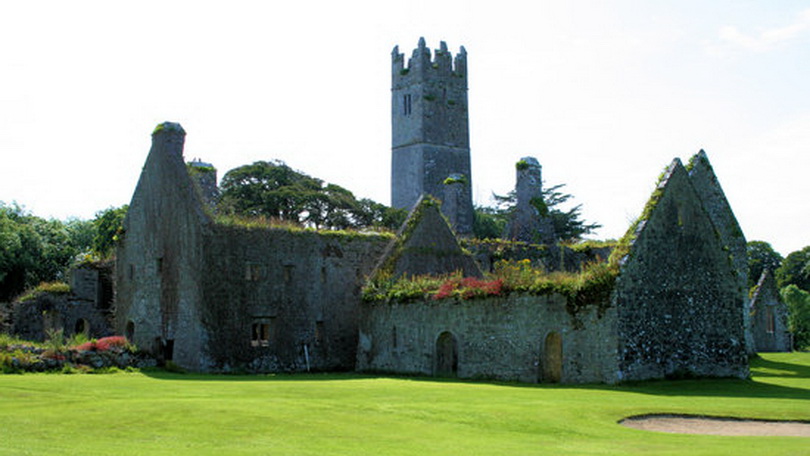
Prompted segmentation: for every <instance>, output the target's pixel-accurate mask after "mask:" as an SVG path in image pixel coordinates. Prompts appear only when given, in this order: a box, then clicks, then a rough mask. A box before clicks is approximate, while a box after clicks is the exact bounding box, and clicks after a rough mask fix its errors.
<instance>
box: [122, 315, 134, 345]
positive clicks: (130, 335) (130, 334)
mask: <svg viewBox="0 0 810 456" xmlns="http://www.w3.org/2000/svg"><path fill="white" fill-rule="evenodd" d="M124 336H126V338H127V340H128V341H129V342H130V343H134V342H133V340H134V339H135V322H134V321H132V320H129V321H128V322H127V327H126V328H125V329H124Z"/></svg>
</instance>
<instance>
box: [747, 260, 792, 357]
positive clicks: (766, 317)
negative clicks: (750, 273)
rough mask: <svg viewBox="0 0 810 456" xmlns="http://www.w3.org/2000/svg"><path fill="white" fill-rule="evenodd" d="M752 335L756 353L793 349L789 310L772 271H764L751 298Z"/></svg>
mask: <svg viewBox="0 0 810 456" xmlns="http://www.w3.org/2000/svg"><path fill="white" fill-rule="evenodd" d="M750 312H751V313H750V315H751V334H752V337H753V340H754V350H755V351H756V352H787V351H790V350H791V349H792V347H791V343H790V333H789V332H788V308H787V305H786V304H785V303H784V302H782V298H781V296H779V288H778V287H777V286H776V281H775V280H774V278H773V274H771V273H770V271H767V270H766V271H763V273H762V276H761V277H760V279H759V281H758V282H757V286H756V288H755V289H754V293H753V295H752V296H751V309H750Z"/></svg>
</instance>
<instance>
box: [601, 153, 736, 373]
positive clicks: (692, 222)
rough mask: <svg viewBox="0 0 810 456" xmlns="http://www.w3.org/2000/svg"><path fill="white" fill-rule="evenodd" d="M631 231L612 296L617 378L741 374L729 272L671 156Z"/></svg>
mask: <svg viewBox="0 0 810 456" xmlns="http://www.w3.org/2000/svg"><path fill="white" fill-rule="evenodd" d="M654 198H655V200H656V202H655V204H654V205H652V206H651V207H649V208H648V210H647V211H646V212H647V218H646V219H645V220H641V221H640V223H639V224H638V226H639V228H638V229H637V231H636V232H635V233H634V239H633V240H632V244H631V246H630V251H629V255H628V256H627V258H626V259H625V260H624V263H623V265H622V267H621V272H620V274H619V277H618V279H617V282H616V290H615V294H614V300H615V307H616V309H617V315H618V340H619V377H620V379H622V380H639V379H648V378H661V377H666V376H679V375H696V376H720V377H723V376H728V377H746V376H747V375H748V357H747V354H746V351H745V339H744V338H745V334H744V327H743V316H742V313H741V312H739V308H740V306H741V305H742V302H741V300H742V297H741V296H740V295H739V290H738V284H737V274H736V271H735V270H734V267H733V265H732V263H731V259H730V258H729V255H728V251H727V249H725V248H724V247H725V245H724V243H723V242H722V239H721V238H720V235H719V234H718V233H717V230H716V229H715V227H714V224H713V223H712V221H711V218H710V217H709V215H708V213H707V212H706V210H705V209H704V207H703V204H702V201H701V198H700V196H699V195H698V194H697V192H696V191H695V188H694V187H693V186H692V183H691V181H690V179H689V176H688V174H687V172H686V169H684V167H683V165H681V162H680V160H677V159H676V160H675V161H673V163H672V164H671V165H670V167H669V168H668V169H667V171H666V174H665V175H664V177H663V179H662V180H661V182H660V183H659V186H658V188H657V189H656V194H655V196H654Z"/></svg>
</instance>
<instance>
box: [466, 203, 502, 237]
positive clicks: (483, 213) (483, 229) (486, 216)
mask: <svg viewBox="0 0 810 456" xmlns="http://www.w3.org/2000/svg"><path fill="white" fill-rule="evenodd" d="M504 230H506V217H505V216H504V214H503V213H502V212H501V211H500V210H499V209H497V208H494V207H487V206H478V207H476V208H475V212H474V213H473V234H474V235H475V237H477V238H478V239H498V238H500V237H501V236H503V232H504Z"/></svg>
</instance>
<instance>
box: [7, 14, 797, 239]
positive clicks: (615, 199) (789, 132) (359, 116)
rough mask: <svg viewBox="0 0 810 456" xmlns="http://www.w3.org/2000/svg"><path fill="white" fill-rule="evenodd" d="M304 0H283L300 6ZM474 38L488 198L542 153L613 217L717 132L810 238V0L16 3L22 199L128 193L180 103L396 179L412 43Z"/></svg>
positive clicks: (260, 145) (771, 222)
mask: <svg viewBox="0 0 810 456" xmlns="http://www.w3.org/2000/svg"><path fill="white" fill-rule="evenodd" d="M280 5H283V6H280ZM420 36H424V37H425V39H426V40H427V44H428V46H429V47H431V48H433V49H435V48H438V47H439V41H440V40H444V41H446V42H447V44H448V46H449V48H450V50H451V51H453V52H454V53H455V52H457V51H458V48H459V46H460V45H464V46H465V47H466V49H467V51H468V66H469V87H470V91H469V104H470V124H471V125H470V127H471V143H472V162H473V176H472V178H473V187H474V198H475V200H476V203H477V204H488V203H489V202H490V200H489V197H490V194H491V193H492V192H493V191H495V192H498V193H505V192H507V191H508V190H509V189H510V188H511V187H512V186H513V185H514V179H515V177H514V172H515V170H514V163H515V162H516V161H517V160H519V159H520V158H521V157H523V156H535V157H537V159H538V160H539V161H540V163H541V164H542V165H543V173H544V174H543V176H544V178H545V180H546V182H547V183H548V184H556V183H566V184H567V187H566V190H567V191H568V192H570V193H572V194H574V195H575V197H576V202H577V203H582V204H583V215H584V217H585V219H587V220H588V221H595V222H598V223H601V224H603V225H604V228H602V229H601V230H600V232H599V233H598V236H597V237H600V238H610V237H619V236H621V235H622V234H623V233H624V231H625V230H626V229H627V226H628V225H629V223H630V221H631V220H632V219H633V218H634V217H636V216H637V215H638V214H639V213H640V212H641V209H642V207H643V205H644V203H645V201H646V199H647V198H648V196H649V195H650V193H651V192H652V190H653V185H654V183H655V180H656V178H657V176H658V174H659V173H660V171H661V170H662V169H663V168H664V167H665V166H666V165H667V164H668V163H669V162H670V161H671V160H672V159H673V158H674V157H680V158H681V159H682V160H683V161H684V162H686V161H687V160H688V159H689V157H690V156H691V155H692V154H694V153H696V152H697V151H698V150H699V149H701V148H703V149H705V150H706V151H707V153H708V154H709V158H710V159H711V161H712V164H713V165H714V169H715V171H716V172H717V174H718V176H719V178H720V182H721V184H722V186H723V188H724V190H725V192H726V195H727V197H728V199H729V200H730V202H731V205H732V207H733V209H734V211H735V213H736V215H737V218H738V219H739V221H740V224H741V226H742V228H743V231H744V232H745V234H746V237H747V238H748V240H765V241H768V242H771V243H772V245H773V246H774V247H775V248H776V249H777V250H778V251H780V252H781V253H782V254H785V255H786V254H788V253H790V252H791V251H794V250H797V249H799V248H802V247H804V246H806V245H810V230H808V223H809V222H810V179H809V178H808V172H809V171H810V90H808V81H810V52H808V51H810V1H797V0H780V1H779V2H774V1H772V0H757V1H751V0H728V1H726V0H721V1H712V2H706V1H704V0H680V1H670V2H665V1H652V2H641V1H599V0H590V1H577V2H569V1H564V0H559V1H525V2H516V1H503V0H502V1H498V2H483V1H481V2H464V1H456V2H442V1H438V0H432V1H423V0H409V1H407V2H384V1H380V0H377V1H367V2H360V1H351V0H342V1H300V2H258V1H257V2H245V1H228V2H210V3H209V2H203V1H165V0H164V1H138V2H110V1H107V0H104V1H81V0H75V1H70V2H66V1H30V2H24V1H18V2H11V1H8V2H3V4H2V6H0V156H1V157H2V159H0V201H5V202H7V203H9V202H11V201H17V202H18V203H20V204H22V205H24V206H25V207H26V208H27V209H28V210H29V211H31V212H33V213H34V214H36V215H40V216H43V217H56V218H60V219H64V218H66V217H69V216H78V217H81V218H91V217H92V216H93V214H94V213H95V212H96V211H98V210H100V209H104V208H107V207H109V206H119V205H121V204H125V203H128V202H129V200H130V198H131V196H132V192H133V190H134V188H135V184H136V182H137V179H138V176H139V173H140V170H141V166H142V165H143V162H144V159H145V158H146V154H147V152H148V150H149V146H150V140H151V138H150V134H151V132H152V129H153V128H154V126H155V125H156V124H158V123H159V122H162V121H165V120H169V121H174V122H179V123H181V124H182V125H183V127H184V128H185V130H186V132H187V137H186V152H185V155H186V158H187V159H191V158H193V157H199V158H202V159H203V160H204V161H208V162H211V163H213V164H214V165H215V166H216V167H217V168H218V169H219V170H220V177H222V175H223V174H224V173H225V171H227V170H229V169H232V168H234V167H236V166H239V165H243V164H247V163H252V162H253V161H257V160H269V159H281V160H283V161H285V162H287V163H288V164H289V165H290V166H292V167H293V168H296V169H299V170H302V171H304V172H306V173H308V174H310V175H313V176H316V177H319V178H322V179H324V180H326V181H328V182H333V183H336V184H339V185H342V186H344V187H346V188H348V189H350V190H352V191H353V192H354V193H355V194H356V195H358V196H359V197H370V198H373V199H375V200H377V201H380V202H383V203H389V202H390V200H389V198H390V190H389V186H390V155H391V152H390V146H391V139H390V135H391V126H390V102H391V101H390V58H391V57H390V53H391V49H392V48H393V47H394V45H397V44H398V45H399V46H400V49H401V50H402V51H403V52H405V53H406V54H407V55H410V52H411V51H412V49H413V48H414V47H416V44H417V41H418V39H419V37H420Z"/></svg>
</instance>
